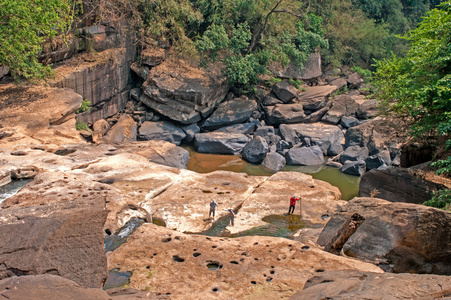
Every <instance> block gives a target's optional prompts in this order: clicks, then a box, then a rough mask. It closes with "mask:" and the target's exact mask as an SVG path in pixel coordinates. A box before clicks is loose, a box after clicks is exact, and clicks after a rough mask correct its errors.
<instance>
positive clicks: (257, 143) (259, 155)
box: [241, 136, 269, 164]
mask: <svg viewBox="0 0 451 300" xmlns="http://www.w3.org/2000/svg"><path fill="white" fill-rule="evenodd" d="M268 151H269V148H268V143H267V142H266V140H265V139H264V138H262V137H261V136H256V137H254V138H253V139H251V140H250V141H249V142H248V143H247V144H246V145H245V146H244V148H243V151H241V155H242V156H243V158H244V159H245V160H247V161H248V162H251V163H254V164H259V163H261V162H262V161H263V159H264V158H265V156H266V153H268Z"/></svg>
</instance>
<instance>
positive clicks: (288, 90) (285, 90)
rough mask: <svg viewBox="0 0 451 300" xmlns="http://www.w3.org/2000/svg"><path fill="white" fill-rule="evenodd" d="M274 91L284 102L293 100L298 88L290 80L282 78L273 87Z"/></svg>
mask: <svg viewBox="0 0 451 300" xmlns="http://www.w3.org/2000/svg"><path fill="white" fill-rule="evenodd" d="M272 91H273V92H274V94H275V95H276V96H277V98H279V99H280V101H282V102H283V103H289V102H291V101H292V100H293V99H294V98H296V96H297V95H298V93H299V91H298V89H297V88H296V87H295V86H293V85H292V84H291V83H290V82H289V81H288V80H282V81H280V82H278V83H276V84H275V85H273V87H272Z"/></svg>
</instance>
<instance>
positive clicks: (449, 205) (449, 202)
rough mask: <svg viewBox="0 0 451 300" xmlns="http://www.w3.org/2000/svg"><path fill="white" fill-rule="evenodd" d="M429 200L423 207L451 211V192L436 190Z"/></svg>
mask: <svg viewBox="0 0 451 300" xmlns="http://www.w3.org/2000/svg"><path fill="white" fill-rule="evenodd" d="M432 195H433V196H432V198H431V200H428V201H425V202H424V203H423V205H426V206H431V207H435V208H440V209H443V210H446V211H451V190H449V189H446V190H438V191H433V192H432Z"/></svg>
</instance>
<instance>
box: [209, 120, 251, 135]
mask: <svg viewBox="0 0 451 300" xmlns="http://www.w3.org/2000/svg"><path fill="white" fill-rule="evenodd" d="M256 128H257V124H256V122H249V123H243V124H235V125H230V126H226V127H221V128H219V129H217V130H215V131H216V132H226V133H240V134H253V133H254V131H255V129H256Z"/></svg>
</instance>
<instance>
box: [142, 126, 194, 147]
mask: <svg viewBox="0 0 451 300" xmlns="http://www.w3.org/2000/svg"><path fill="white" fill-rule="evenodd" d="M185 137H186V134H185V132H184V131H183V130H182V129H181V128H179V127H177V126H175V125H174V124H173V123H171V122H169V121H160V122H147V121H146V122H144V123H143V124H142V125H141V127H140V128H139V134H138V139H139V140H143V141H148V140H160V141H167V142H170V143H173V144H175V145H180V143H181V142H182V140H183V139H184V138H185Z"/></svg>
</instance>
